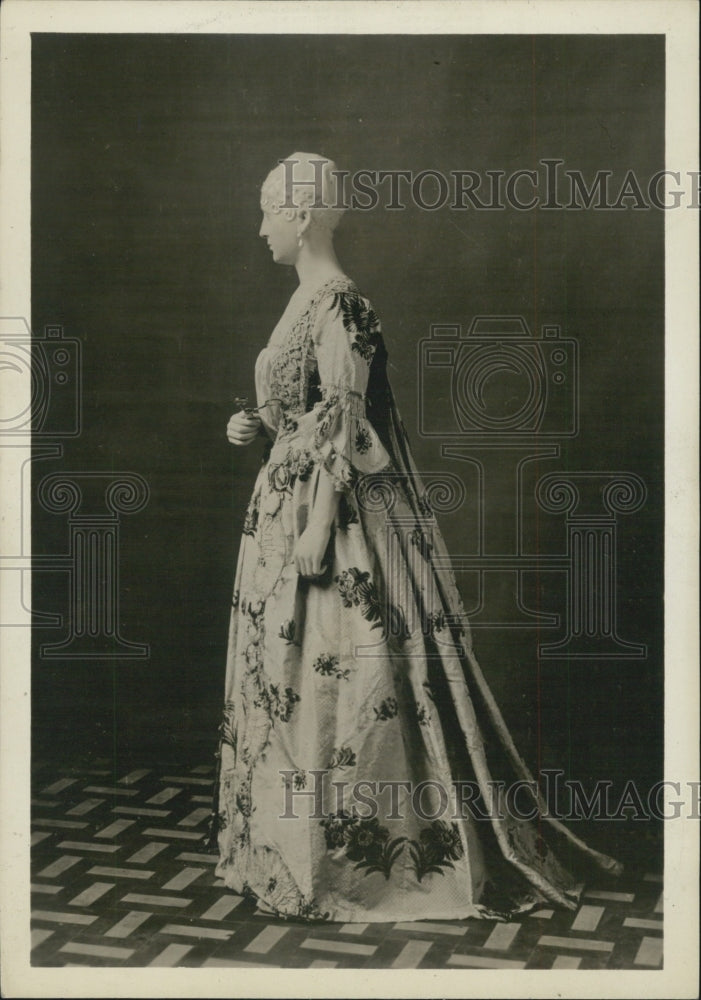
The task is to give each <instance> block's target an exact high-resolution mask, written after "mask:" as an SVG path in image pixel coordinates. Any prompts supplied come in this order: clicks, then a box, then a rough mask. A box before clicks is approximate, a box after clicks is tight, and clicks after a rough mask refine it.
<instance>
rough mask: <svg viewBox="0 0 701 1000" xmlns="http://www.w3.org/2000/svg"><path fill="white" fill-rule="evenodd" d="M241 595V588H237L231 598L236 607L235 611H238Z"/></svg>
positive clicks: (234, 607)
mask: <svg viewBox="0 0 701 1000" xmlns="http://www.w3.org/2000/svg"><path fill="white" fill-rule="evenodd" d="M240 596H241V595H240V593H239V590H238V589H236V590H235V591H234V595H233V597H232V598H231V607H232V608H233V609H234V611H236V610H237V608H238V606H239V598H240Z"/></svg>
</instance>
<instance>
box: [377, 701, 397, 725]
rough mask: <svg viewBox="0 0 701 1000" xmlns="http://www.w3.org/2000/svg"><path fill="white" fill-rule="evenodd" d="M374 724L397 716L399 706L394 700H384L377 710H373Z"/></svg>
mask: <svg viewBox="0 0 701 1000" xmlns="http://www.w3.org/2000/svg"><path fill="white" fill-rule="evenodd" d="M373 712H374V713H375V721H376V722H386V721H387V720H388V719H394V718H396V716H397V715H399V704H398V703H397V699H396V698H385V699H384V701H383V702H382V704H381V705H380V707H379V708H377V707H375V708H373Z"/></svg>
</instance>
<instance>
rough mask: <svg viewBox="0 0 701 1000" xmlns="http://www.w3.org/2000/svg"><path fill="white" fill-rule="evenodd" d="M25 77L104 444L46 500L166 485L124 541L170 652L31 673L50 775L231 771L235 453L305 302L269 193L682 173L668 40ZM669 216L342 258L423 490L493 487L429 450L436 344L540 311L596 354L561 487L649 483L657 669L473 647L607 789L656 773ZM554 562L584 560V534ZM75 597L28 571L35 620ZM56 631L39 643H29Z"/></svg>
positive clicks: (328, 48)
mask: <svg viewBox="0 0 701 1000" xmlns="http://www.w3.org/2000/svg"><path fill="white" fill-rule="evenodd" d="M32 51H33V74H32V108H33V121H32V241H33V248H32V309H33V315H32V323H33V328H34V330H35V332H36V331H40V330H42V329H43V327H44V326H45V325H46V324H60V325H62V326H63V328H64V333H65V335H66V336H67V337H76V338H78V339H79V340H80V341H81V342H82V348H83V366H82V373H81V385H82V400H83V431H82V434H81V435H80V436H79V437H78V438H76V439H74V440H69V441H66V442H65V454H64V457H63V458H62V459H61V460H60V461H52V460H42V461H41V462H37V463H36V464H35V467H34V480H35V482H38V480H39V479H40V478H41V477H42V476H43V475H44V474H45V473H47V472H52V471H64V470H80V469H84V470H95V471H97V470H106V471H133V472H138V473H139V474H141V475H142V476H143V477H144V478H145V479H146V480H147V482H148V484H149V488H150V500H149V503H148V506H147V507H146V508H145V509H144V510H143V511H141V512H140V513H138V514H136V515H134V516H132V517H126V516H125V517H124V518H123V520H122V527H121V549H120V556H121V587H120V593H121V632H122V635H123V636H124V638H126V639H129V640H132V641H136V642H147V643H149V644H150V649H151V653H150V657H149V659H148V660H146V661H138V660H132V661H130V660H120V661H115V662H111V663H110V662H109V661H106V660H103V661H85V662H80V661H53V662H51V661H47V660H42V659H41V658H40V657H39V656H38V654H37V655H35V662H34V671H33V678H34V687H33V725H34V735H35V753H36V754H38V755H43V756H45V755H46V754H47V753H50V754H52V755H54V756H56V757H59V756H71V755H80V756H82V757H83V758H85V757H86V756H89V755H91V754H105V753H106V754H108V755H109V756H110V757H111V758H112V759H114V761H115V767H116V768H119V767H120V766H121V765H122V763H126V762H127V761H129V760H132V759H133V760H137V759H140V760H147V761H148V760H149V759H150V758H154V755H157V756H158V757H159V759H167V760H170V759H173V760H175V759H181V760H183V761H187V760H189V761H192V762H193V763H194V762H195V761H202V760H204V761H209V760H210V759H211V754H212V753H213V751H214V749H215V744H216V727H217V725H218V721H219V713H220V708H221V704H220V698H221V692H222V690H223V680H224V656H225V644H226V632H227V625H228V615H229V605H230V591H231V588H232V583H233V574H234V564H235V558H236V552H237V547H238V539H239V534H240V529H241V524H242V519H243V513H244V508H245V504H246V502H247V500H248V496H249V492H250V489H251V485H252V482H253V478H254V476H255V473H256V469H257V466H258V463H259V461H260V450H259V449H258V447H257V446H254V447H253V448H251V449H248V450H238V449H236V450H235V449H233V448H232V447H231V446H230V445H229V444H228V443H227V441H226V438H225V433H224V431H225V426H226V422H227V420H228V418H229V416H230V414H231V412H233V407H232V399H233V397H234V396H235V395H242V394H248V395H253V378H252V370H253V364H254V361H255V357H256V355H257V353H258V351H259V350H260V348H261V347H262V346H263V345H264V343H265V342H266V340H267V337H268V335H269V333H270V331H271V329H272V327H273V326H274V324H275V322H276V320H277V319H278V317H279V315H280V313H281V312H282V310H283V308H284V305H285V303H286V300H287V298H288V296H289V294H290V293H291V291H292V289H293V287H294V283H295V279H294V273H293V272H292V271H291V270H288V269H285V268H276V267H275V266H274V265H273V264H272V262H271V259H270V257H269V252H268V250H267V248H266V246H265V244H264V242H263V241H262V240H260V239H259V238H258V235H257V233H258V227H259V224H260V219H259V208H258V196H259V187H260V183H261V182H262V180H263V178H264V177H265V175H266V173H267V172H268V170H269V169H270V168H271V167H272V166H274V164H275V163H276V162H277V160H278V159H279V158H280V157H282V156H286V155H289V154H290V153H291V152H292V151H293V150H297V149H301V150H306V151H315V152H319V153H322V154H325V155H328V156H331V157H333V158H334V159H336V161H337V162H338V164H339V166H341V167H343V168H345V169H347V170H350V171H355V170H359V169H362V168H368V169H375V170H382V169H404V170H414V171H418V170H422V169H426V168H434V169H438V170H443V171H445V172H448V171H451V170H457V169H473V170H476V171H478V172H480V173H481V174H484V172H485V171H486V170H497V169H502V170H505V171H507V173H508V172H510V171H512V170H515V169H519V168H530V167H533V166H535V165H537V162H538V160H540V159H541V158H543V157H557V158H561V159H563V160H564V161H565V167H568V168H571V169H572V168H573V169H579V170H581V171H583V172H584V174H585V176H586V177H587V178H588V179H589V180H591V178H592V177H593V175H594V173H595V172H596V170H598V169H606V170H611V171H613V175H614V183H613V185H612V187H613V190H614V191H616V190H617V187H616V182H617V183H619V184H620V182H621V181H622V179H623V177H624V175H625V173H626V171H627V170H629V169H633V170H635V171H636V173H637V175H638V176H639V177H640V178H643V179H645V180H646V179H647V178H649V177H650V176H651V175H652V174H653V173H654V172H655V171H656V170H658V169H662V168H663V167H664V40H663V39H662V38H660V37H653V36H640V35H636V36H629V37H626V36H620V35H619V36H608V37H607V36H604V37H599V36H596V37H595V36H579V37H576V36H568V37H555V36H553V37H548V36H537V37H535V38H531V37H526V36H510V37H492V36H472V37H458V36H452V37H442V36H425V37H402V36H366V37H362V36H357V37H356V36H325V37H324V36H322V37H319V36H314V37H307V36H238V37H236V36H222V35H218V36H201V35H200V36H169V35H162V36H154V35H149V36H146V35H124V36H119V35H109V36H107V35H45V34H39V35H34V36H33V40H32ZM524 191H525V188H524ZM664 215H665V213H663V212H660V211H656V210H648V211H634V210H632V209H630V208H629V209H628V210H626V211H622V212H606V211H579V212H574V211H560V212H544V211H530V212H516V211H514V210H512V209H508V210H506V211H504V212H476V211H474V210H468V211H466V212H461V213H458V212H454V211H452V212H451V211H450V209H449V208H445V209H442V210H440V211H437V212H426V211H421V210H420V209H419V208H417V207H415V206H413V205H411V204H410V206H409V208H408V209H407V210H406V211H404V212H388V211H383V210H382V209H379V208H378V209H377V210H375V211H373V212H356V213H349V214H348V216H347V217H346V219H345V220H344V221H343V224H342V226H341V229H340V231H339V234H338V241H337V242H338V251H339V256H340V258H341V260H342V263H343V264H344V266H345V268H346V271H347V272H348V273H349V274H350V275H351V276H352V277H353V278H354V279H355V280H356V282H357V283H358V284H359V286H360V287H361V288H362V289H363V290H364V291H365V293H366V294H367V295H368V296H369V297H370V298H371V300H372V302H373V305H374V307H375V309H376V311H377V312H378V313H379V315H380V317H381V319H382V322H383V327H384V331H385V339H386V342H387V346H388V349H389V352H390V359H391V363H392V368H391V377H392V381H393V384H394V389H395V394H396V397H397V401H398V405H399V408H400V410H401V412H402V414H403V416H404V419H405V423H406V425H407V428H408V430H409V434H410V436H411V438H412V441H413V443H414V447H415V454H416V458H417V462H418V464H419V467H420V468H422V469H430V470H436V469H441V468H443V469H447V470H450V471H453V472H457V473H458V474H462V475H463V476H464V477H465V479H466V482H467V484H468V487H469V486H470V480H469V476H470V469H469V466H468V465H466V464H465V463H456V462H454V461H450V460H447V459H441V456H440V442H439V441H437V440H428V439H420V438H419V435H418V433H417V398H416V371H417V352H416V345H417V343H418V341H419V340H420V339H421V338H422V337H425V336H427V335H428V332H429V328H430V325H431V324H432V323H440V322H446V323H449V322H461V323H463V324H465V325H466V324H468V323H469V321H470V319H471V318H472V317H473V316H474V315H477V314H495V313H501V314H520V315H522V316H523V317H524V318H525V320H526V321H527V323H528V324H529V325H530V327H531V329H532V330H533V331H538V330H539V329H540V327H541V325H542V324H543V323H559V324H561V326H562V329H563V336H567V337H571V338H574V339H576V340H577V341H578V343H579V348H580V363H581V430H580V433H579V435H578V436H577V437H576V438H574V439H572V440H570V441H568V442H565V443H564V445H563V450H562V457H561V459H560V460H558V461H555V462H552V461H551V462H550V463H544V464H543V465H541V467H540V472H545V471H557V470H566V469H571V470H584V471H596V470H614V471H615V470H627V471H631V472H635V473H636V474H638V475H639V476H641V477H642V478H643V479H644V480H645V482H646V484H647V487H648V491H649V495H648V500H647V503H646V506H645V507H644V508H643V509H642V510H641V511H639V512H638V513H636V514H634V515H632V516H630V517H629V518H622V519H621V522H620V525H619V563H620V565H619V629H620V634H621V636H622V637H624V638H628V639H630V640H632V641H635V642H643V643H646V644H647V645H648V656H647V658H646V659H644V660H634V661H605V660H601V661H598V660H593V661H572V662H567V661H566V660H543V661H542V662H541V663H540V664H538V661H537V657H536V644H537V641H538V638H540V639H541V640H543V639H549V640H551V641H555V640H556V639H557V638H559V635H558V633H556V632H550V633H548V634H547V635H542V634H541V636H540V637H538V635H537V634H536V632H535V631H534V630H516V631H508V630H484V631H483V630H479V631H477V632H476V636H475V641H476V647H477V651H478V655H479V657H480V659H481V661H482V664H483V667H484V669H485V672H486V673H487V676H488V677H489V679H490V681H491V684H492V686H493V689H494V692H495V694H496V697H497V700H498V701H499V703H500V705H501V706H502V709H503V711H504V714H505V716H506V719H507V722H508V723H509V725H510V726H511V728H512V730H513V732H514V735H515V737H516V739H517V742H519V743H520V744H521V746H522V748H523V750H524V753H525V755H526V756H527V758H528V759H529V760H530V762H531V763H532V764H535V760H536V753H539V755H540V757H539V759H540V761H541V763H542V764H543V765H544V766H555V767H557V766H561V767H563V768H564V769H565V770H566V771H567V772H568V774H569V775H570V776H571V777H574V778H579V779H580V780H583V781H584V782H590V781H592V780H594V779H596V778H600V777H603V778H611V779H614V780H616V781H617V782H621V781H624V780H627V779H628V778H634V779H636V780H639V781H640V782H642V783H643V785H646V784H649V783H651V782H652V781H654V780H655V779H657V778H659V777H660V776H661V766H662V736H663V732H662V723H663V700H662V698H663V695H662V692H663V687H662V676H663V669H662V641H663V637H662V596H663V561H662V537H663V535H662V533H663V524H662V495H663V488H662V469H663V412H664V409H663V398H662V392H663V363H664V325H663V321H664V272H663V264H664V222H665V219H664ZM430 404H431V405H434V406H435V407H436V408H437V412H443V410H445V408H446V405H447V404H446V399H445V398H443V399H440V398H436V399H435V400H432V401H430ZM475 505H476V496H475V495H474V491H470V498H469V500H468V502H467V505H466V507H465V508H464V509H463V510H462V511H460V512H459V513H458V514H456V515H451V516H446V517H445V518H444V519H443V521H442V525H443V529H444V532H445V536H446V540H447V543H448V546H449V548H450V550H451V551H452V552H463V553H466V552H470V551H474V546H475V524H476V517H475V515H476V506H475ZM488 513H489V512H488ZM498 513H499V512H498V510H495V511H493V512H491V514H493V515H494V516H498ZM543 523H544V524H546V526H547V518H544V521H543ZM33 528H34V532H33V533H34V551H35V553H51V552H61V551H65V549H66V540H67V526H66V520H65V517H64V516H57V515H49V514H47V513H46V512H44V511H43V510H41V509H40V508H39V507H38V506H36V508H35V512H34V524H33ZM548 531H549V534H548ZM543 537H544V539H545V540H546V543H547V545H549V546H550V548H549V550H548V551H550V552H553V553H554V552H558V551H560V552H561V551H563V550H564V544H565V536H564V529H563V526H562V519H559V520H557V519H555V521H554V522H553V523H552V524H551V525H550V526H549V528H548V530H547V531H546V532H545V534H544V536H543ZM461 586H464V588H465V589H466V591H467V590H469V582H468V581H467V580H466V579H463V580H462V582H461ZM562 586H563V581H562V579H561V578H560V580H559V587H560V590H559V591H558V592H555V594H554V596H553V599H554V600H555V601H557V600H559V601H560V603H562V600H563V597H562ZM66 590H67V580H66V577H65V576H64V575H63V574H60V573H35V577H34V598H33V599H34V606H35V608H37V609H38V610H44V611H54V612H56V611H61V610H63V611H65V609H66V601H67V598H66ZM465 596H466V600H467V601H468V603H470V600H471V597H470V594H469V593H467V592H466V595H465ZM62 634H63V633H62V632H61V630H57V629H53V630H52V629H41V630H39V629H37V630H35V647H36V643H38V642H46V641H58V640H59V639H60V638H61V637H62ZM538 748H539V749H538ZM149 755H150V757H149Z"/></svg>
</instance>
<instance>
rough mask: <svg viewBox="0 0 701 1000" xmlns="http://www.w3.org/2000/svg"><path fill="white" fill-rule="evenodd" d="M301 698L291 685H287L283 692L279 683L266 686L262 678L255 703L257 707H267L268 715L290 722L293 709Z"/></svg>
mask: <svg viewBox="0 0 701 1000" xmlns="http://www.w3.org/2000/svg"><path fill="white" fill-rule="evenodd" d="M299 700H300V697H299V695H298V694H297V692H296V691H293V690H292V688H291V687H286V688H285V690H284V691H283V692H282V694H281V693H280V685H279V684H269V685H267V686H266V685H265V684H264V683H263V681H262V680H261V681H260V685H259V690H258V695H257V697H256V698H255V699H254V701H253V704H254V705H255V707H256V708H263V709H265V711H266V712H267V713H268V715H271V716H275V718H276V719H279V720H280V722H289V721H290V716H291V715H292V710H293V709H294V707H295V704H296V703H297V702H298V701H299Z"/></svg>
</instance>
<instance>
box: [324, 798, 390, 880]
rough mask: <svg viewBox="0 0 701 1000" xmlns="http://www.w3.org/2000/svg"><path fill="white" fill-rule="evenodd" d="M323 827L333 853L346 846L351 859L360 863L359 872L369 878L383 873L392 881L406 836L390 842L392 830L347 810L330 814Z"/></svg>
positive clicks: (375, 820) (327, 842) (358, 865)
mask: <svg viewBox="0 0 701 1000" xmlns="http://www.w3.org/2000/svg"><path fill="white" fill-rule="evenodd" d="M321 825H322V827H324V834H325V837H326V846H327V847H328V849H329V850H335V849H337V848H339V847H345V849H346V850H345V853H346V857H347V858H348V860H349V861H355V862H356V864H355V866H354V867H355V869H356V871H358V870H361V871H362V870H363V869H364V870H365V874H366V875H371V874H372V873H373V872H379V873H381V874H382V875H384V877H385V878H386V879H389V877H390V874H391V871H392V865H393V864H394V862H395V861H396V860H397V858H398V857H399V855H400V854H401V852H402V848H403V846H404V844H405V842H406V837H396V838H395V839H394V840H390V838H389V830H388V829H387V827H386V826H380V824H379V821H378V820H377V819H360V818H358V817H357V816H350V815H349V814H348V813H346V812H343V811H341V812H339V813H330V814H329V816H328V817H327V818H326V819H325V820H322V821H321Z"/></svg>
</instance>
